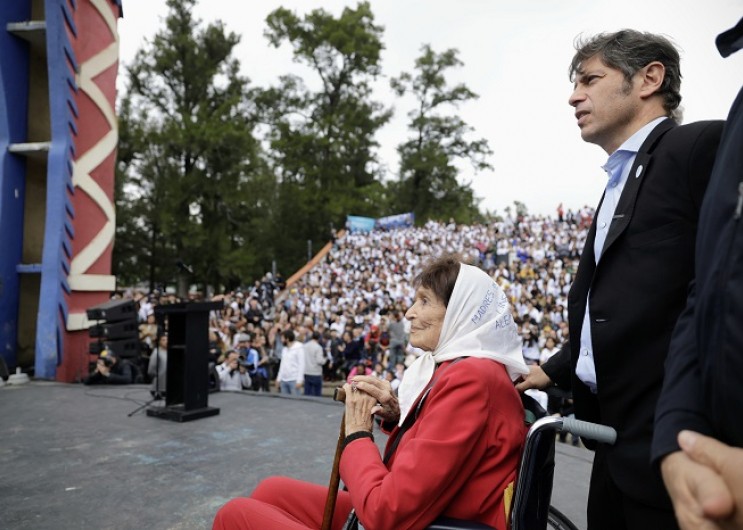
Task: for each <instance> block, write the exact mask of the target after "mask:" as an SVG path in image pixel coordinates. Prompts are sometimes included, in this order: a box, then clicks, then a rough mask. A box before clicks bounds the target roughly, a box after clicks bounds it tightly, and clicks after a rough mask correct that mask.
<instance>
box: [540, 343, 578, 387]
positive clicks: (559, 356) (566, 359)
mask: <svg viewBox="0 0 743 530" xmlns="http://www.w3.org/2000/svg"><path fill="white" fill-rule="evenodd" d="M542 370H544V373H545V374H547V376H548V377H549V378H550V379H552V382H553V383H555V384H556V385H557V386H559V387H560V388H562V389H563V390H570V389H571V387H572V384H571V379H572V374H571V363H570V341H569V340H568V341H566V342H565V344H563V345H562V348H560V351H559V352H557V353H556V354H554V355H553V356H552V357H550V359H549V361H547V362H546V363H544V364H543V365H542Z"/></svg>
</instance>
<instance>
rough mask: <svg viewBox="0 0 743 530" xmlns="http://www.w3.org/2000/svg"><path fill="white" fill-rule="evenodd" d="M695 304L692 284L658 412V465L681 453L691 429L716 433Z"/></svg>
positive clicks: (655, 449)
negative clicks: (682, 438) (682, 437)
mask: <svg viewBox="0 0 743 530" xmlns="http://www.w3.org/2000/svg"><path fill="white" fill-rule="evenodd" d="M695 302H696V289H695V284H694V283H693V282H692V284H691V288H690V289H689V297H688V299H687V302H686V309H684V312H683V313H681V316H680V317H679V319H678V322H677V323H676V328H675V329H674V331H673V336H672V337H671V345H670V347H669V349H668V357H667V358H666V366H665V368H666V373H665V378H664V380H663V390H662V391H661V395H660V399H659V400H658V406H657V407H656V409H655V430H654V433H653V445H652V452H651V459H652V461H653V463H655V464H659V463H660V460H661V459H662V458H663V457H664V456H665V455H667V454H668V453H671V452H674V451H678V450H679V446H678V443H677V442H676V436H677V435H678V433H679V432H680V431H681V430H683V429H691V430H693V431H697V432H700V433H702V434H706V435H709V434H711V433H712V429H711V427H710V425H709V423H708V422H707V420H706V413H705V411H704V404H703V402H702V387H701V378H700V371H699V356H698V352H697V341H696V329H695V327H694V308H695Z"/></svg>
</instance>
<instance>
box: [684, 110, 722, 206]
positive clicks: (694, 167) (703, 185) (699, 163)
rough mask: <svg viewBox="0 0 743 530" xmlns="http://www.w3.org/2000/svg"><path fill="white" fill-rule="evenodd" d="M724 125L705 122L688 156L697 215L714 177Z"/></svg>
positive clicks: (691, 189)
mask: <svg viewBox="0 0 743 530" xmlns="http://www.w3.org/2000/svg"><path fill="white" fill-rule="evenodd" d="M724 123H725V122H723V121H709V122H705V126H704V129H702V131H701V132H700V133H699V135H698V136H697V138H696V140H695V141H694V144H693V145H692V148H691V150H690V151H689V154H688V156H689V158H688V162H687V164H686V167H687V168H688V173H687V179H688V183H689V192H690V193H691V197H692V200H693V201H694V204H695V206H696V213H697V214H699V211H700V210H701V208H702V200H703V199H704V193H705V191H706V190H707V184H709V178H710V176H711V175H712V168H713V167H714V164H715V156H716V155H717V148H718V146H719V145H720V138H721V136H722V130H723V126H724Z"/></svg>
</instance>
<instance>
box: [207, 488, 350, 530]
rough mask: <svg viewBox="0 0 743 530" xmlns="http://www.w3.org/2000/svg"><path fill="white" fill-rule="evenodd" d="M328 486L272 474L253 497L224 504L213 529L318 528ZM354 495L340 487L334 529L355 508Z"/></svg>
mask: <svg viewBox="0 0 743 530" xmlns="http://www.w3.org/2000/svg"><path fill="white" fill-rule="evenodd" d="M327 495H328V488H327V487H325V486H318V485H317V484H310V483H309V482H302V481H301V480H295V479H291V478H286V477H270V478H267V479H265V480H264V481H262V482H261V483H260V484H258V487H257V488H255V491H253V493H252V495H251V496H250V497H238V498H237V499H232V500H231V501H229V502H228V503H227V504H225V505H224V506H222V507H221V508H220V509H219V511H218V512H217V516H216V517H215V518H214V524H213V526H212V529H213V530H307V529H308V528H311V529H313V530H318V529H319V528H320V527H321V526H322V516H323V512H324V511H325V500H326V497H327ZM351 509H352V506H351V496H350V495H349V494H348V492H345V491H339V492H338V500H337V502H336V503H335V511H334V512H333V530H341V528H342V527H343V524H344V523H345V522H346V519H347V518H348V514H349V513H350V512H351Z"/></svg>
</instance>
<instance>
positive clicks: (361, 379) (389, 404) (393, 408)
mask: <svg viewBox="0 0 743 530" xmlns="http://www.w3.org/2000/svg"><path fill="white" fill-rule="evenodd" d="M352 381H353V384H354V385H355V386H356V388H357V389H358V390H360V391H361V392H365V393H367V394H369V395H370V396H372V397H373V398H374V399H376V400H377V404H376V405H375V406H374V408H372V409H371V413H372V414H376V415H377V416H378V417H379V418H381V419H382V420H383V421H388V422H392V423H397V422H398V421H399V420H400V403H399V402H398V401H397V396H396V395H395V393H394V392H393V391H392V386H391V385H390V382H389V381H383V380H381V379H377V378H376V377H374V376H371V375H356V376H354V377H353V379H352Z"/></svg>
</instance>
